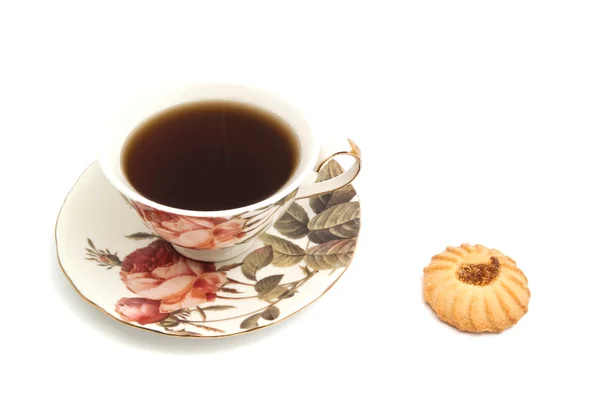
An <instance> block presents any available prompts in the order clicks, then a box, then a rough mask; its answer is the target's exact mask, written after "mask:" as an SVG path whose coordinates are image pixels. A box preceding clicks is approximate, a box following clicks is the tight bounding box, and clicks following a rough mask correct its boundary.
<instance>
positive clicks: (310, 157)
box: [98, 83, 319, 217]
mask: <svg viewBox="0 0 600 401" xmlns="http://www.w3.org/2000/svg"><path fill="white" fill-rule="evenodd" d="M177 89H178V90H179V92H180V93H183V92H182V91H187V90H194V91H196V92H197V93H200V94H201V96H199V97H197V98H196V99H188V100H179V101H175V102H170V103H167V105H164V106H162V107H158V108H156V109H155V110H154V111H153V112H151V113H148V114H147V115H146V116H145V117H144V118H142V119H140V120H139V121H138V123H137V125H139V124H142V123H143V122H144V121H146V120H147V119H148V118H150V117H152V116H153V115H155V114H157V113H159V112H161V111H162V110H164V109H166V108H169V107H172V106H176V105H179V104H184V103H187V102H191V101H192V102H193V101H203V100H232V101H236V100H237V99H235V98H231V97H229V96H223V95H222V94H219V92H222V93H227V94H231V93H234V94H237V95H239V94H243V96H244V98H243V100H242V99H240V100H238V101H244V102H247V103H249V104H251V105H254V106H258V107H262V108H265V109H266V110H267V111H269V112H271V113H274V114H275V115H277V116H278V117H280V118H281V119H283V120H284V121H285V122H286V123H288V124H289V125H290V127H291V128H292V131H293V132H294V133H295V134H296V136H297V137H298V140H299V141H300V145H301V147H302V148H303V147H304V146H306V145H305V144H308V145H309V146H310V148H309V149H307V150H306V151H303V150H301V153H300V163H299V165H298V167H297V170H296V171H295V172H294V174H293V176H292V179H290V180H288V182H287V183H286V184H285V185H284V186H283V187H281V188H280V189H279V190H278V191H276V192H275V193H273V194H272V195H271V196H269V197H267V198H265V199H263V200H261V201H259V202H255V203H253V204H250V205H246V206H241V207H237V208H233V209H222V210H213V211H201V210H187V209H180V208H176V207H172V206H167V205H163V204H161V203H158V202H155V201H153V200H151V199H148V198H146V197H145V196H143V195H141V194H140V193H139V192H137V191H136V190H135V189H134V188H133V187H132V186H131V184H130V183H129V182H128V180H127V178H126V176H125V174H124V172H123V168H122V166H121V162H120V154H121V151H122V149H123V145H124V144H125V140H126V139H127V137H128V136H129V134H130V133H131V132H132V131H133V129H134V128H135V127H132V128H131V129H129V130H128V132H127V134H126V135H122V132H121V137H123V139H122V140H119V141H118V149H116V150H115V146H111V144H112V141H108V143H107V144H106V146H104V147H103V149H102V150H101V152H100V154H99V155H98V162H99V165H100V168H101V170H102V172H103V173H104V175H105V176H106V178H107V179H108V181H109V182H110V183H111V184H112V185H113V186H114V187H115V188H116V189H117V190H118V191H119V192H120V193H121V194H122V195H124V196H125V197H126V198H128V199H129V200H131V201H134V202H137V203H141V204H143V205H146V206H149V207H152V208H154V209H158V210H161V211H164V212H168V213H172V214H177V215H182V216H189V217H229V216H232V215H238V214H242V213H245V212H248V211H252V210H256V209H260V208H263V207H266V206H270V205H273V204H275V203H277V202H278V201H280V200H281V199H283V198H284V197H286V196H288V195H289V194H290V193H292V192H294V191H295V190H297V189H298V188H299V187H300V185H302V183H303V182H304V181H305V180H306V178H307V177H308V175H309V174H310V172H311V171H312V170H313V168H314V166H315V164H316V162H317V159H318V155H319V143H317V141H316V138H315V137H314V135H313V134H312V131H311V130H310V129H309V126H308V123H307V122H306V120H305V119H304V117H302V115H301V114H300V112H299V111H298V110H297V109H296V108H295V107H294V106H292V105H291V104H290V103H289V102H287V101H285V100H284V99H282V98H280V97H279V96H276V95H274V94H272V93H269V92H266V91H264V90H262V89H257V88H253V87H248V86H246V85H239V84H222V83H209V84H206V83H203V84H197V85H191V86H189V85H188V86H184V87H179V88H177ZM259 100H260V101H261V102H262V104H261V103H259V102H258V101H259ZM265 102H266V103H273V104H277V107H278V109H281V110H285V114H286V116H282V115H281V114H282V113H278V112H276V111H273V110H271V109H270V108H269V107H265V106H264V103H265ZM291 120H293V121H291ZM137 125H136V126H137ZM117 129H118V128H117ZM302 136H305V137H308V140H307V139H303V138H302ZM115 152H116V153H118V154H119V156H118V161H119V162H118V174H117V172H116V171H115V168H114V166H113V165H111V164H113V163H110V158H109V157H108V155H110V154H113V155H114V153H115ZM302 158H305V159H306V162H304V163H302Z"/></svg>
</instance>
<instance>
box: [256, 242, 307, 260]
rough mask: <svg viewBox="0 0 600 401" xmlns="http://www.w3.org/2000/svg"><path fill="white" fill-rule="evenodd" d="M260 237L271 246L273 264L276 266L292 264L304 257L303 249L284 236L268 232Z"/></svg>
mask: <svg viewBox="0 0 600 401" xmlns="http://www.w3.org/2000/svg"><path fill="white" fill-rule="evenodd" d="M260 239H261V241H262V242H263V243H265V244H266V245H270V246H271V247H273V261H272V263H273V265H274V266H278V267H290V266H294V265H296V264H298V263H300V262H301V261H302V259H304V255H305V254H306V252H304V249H302V248H300V247H299V246H298V245H296V244H294V243H293V242H290V241H288V240H286V239H284V238H279V237H276V236H274V235H270V234H262V235H261V236H260Z"/></svg>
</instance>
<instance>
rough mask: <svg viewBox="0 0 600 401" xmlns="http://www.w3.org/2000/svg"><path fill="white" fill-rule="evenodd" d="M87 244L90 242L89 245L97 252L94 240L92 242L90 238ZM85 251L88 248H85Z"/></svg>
mask: <svg viewBox="0 0 600 401" xmlns="http://www.w3.org/2000/svg"><path fill="white" fill-rule="evenodd" d="M87 242H88V244H89V245H90V247H91V248H92V249H93V250H96V246H95V245H94V243H93V242H92V240H91V239H89V238H88V239H87ZM85 249H87V248H85ZM87 250H89V249H87Z"/></svg>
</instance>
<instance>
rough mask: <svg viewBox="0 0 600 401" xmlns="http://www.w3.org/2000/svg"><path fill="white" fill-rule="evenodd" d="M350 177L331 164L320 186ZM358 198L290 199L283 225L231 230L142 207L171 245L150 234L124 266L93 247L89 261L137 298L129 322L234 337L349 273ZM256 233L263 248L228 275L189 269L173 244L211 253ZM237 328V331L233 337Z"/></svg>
mask: <svg viewBox="0 0 600 401" xmlns="http://www.w3.org/2000/svg"><path fill="white" fill-rule="evenodd" d="M342 172H343V170H342V169H341V167H340V166H339V164H338V163H336V162H335V161H330V162H329V163H328V164H326V165H325V166H324V167H323V168H322V169H321V171H320V172H319V175H318V178H317V180H318V181H323V180H327V179H330V178H332V177H335V176H337V175H339V174H341V173H342ZM355 196H356V192H355V191H354V188H353V187H352V186H351V185H347V186H346V187H344V188H341V189H339V190H337V191H334V192H332V193H328V194H324V195H320V196H316V197H314V198H311V199H309V200H308V201H302V202H291V198H290V199H286V200H284V201H283V202H281V203H279V205H277V206H278V207H282V209H283V210H285V212H284V213H283V214H282V215H279V213H275V212H273V210H272V209H273V207H268V208H265V209H264V210H261V211H257V212H253V215H251V216H250V215H246V216H244V215H241V216H237V217H233V218H231V219H229V220H225V219H204V218H191V217H185V216H175V215H172V214H169V213H164V212H161V211H157V210H153V209H149V208H147V207H146V206H143V205H139V204H133V205H132V206H133V207H134V209H135V210H136V212H137V213H138V214H140V215H141V216H143V218H144V220H145V222H146V223H147V224H149V227H151V228H152V230H153V231H154V232H155V233H156V234H158V235H160V237H162V238H158V237H157V235H156V234H154V233H146V232H138V233H133V234H130V235H126V237H127V238H128V239H129V240H131V241H140V242H144V243H145V245H143V246H141V247H138V248H137V249H135V250H133V251H131V252H130V253H129V254H127V255H126V256H125V257H124V258H122V259H121V257H119V256H118V253H117V252H114V253H113V252H111V251H110V250H109V249H101V248H98V247H97V246H96V244H95V243H94V242H93V241H92V240H91V239H88V240H87V247H86V251H87V257H86V259H88V260H90V261H94V262H95V263H96V264H97V265H99V266H103V267H105V268H106V269H107V270H110V269H113V268H114V267H119V269H114V270H112V271H116V270H118V277H119V278H120V280H121V282H122V283H123V285H124V288H125V289H126V290H127V292H129V293H130V294H131V296H125V297H121V298H120V299H118V300H117V301H116V303H115V304H114V314H115V316H116V317H118V318H119V319H120V320H122V321H125V322H129V323H132V324H136V325H140V326H145V327H152V329H153V330H156V331H161V332H165V333H168V334H173V335H184V336H220V335H224V334H235V333H237V332H242V331H244V330H251V329H255V328H259V327H263V326H266V325H269V324H271V322H274V321H277V320H278V319H280V318H281V316H283V314H282V311H281V309H280V308H281V307H282V305H286V304H288V303H290V302H292V303H293V301H290V299H291V298H294V297H295V296H297V294H299V293H300V292H302V291H303V287H304V286H305V285H306V284H307V283H309V282H311V280H314V277H317V276H318V277H320V279H319V280H322V281H323V282H324V283H329V284H328V286H327V288H328V287H330V286H331V285H332V284H333V282H335V279H327V278H326V277H327V276H329V275H331V274H335V273H336V272H337V271H338V270H343V269H345V268H346V267H347V266H348V265H349V263H350V261H351V259H352V256H353V253H354V249H355V246H356V241H357V237H358V232H359V229H360V206H359V203H358V202H357V201H355V200H354V199H355ZM288 201H289V202H290V203H291V204H289V203H288V204H289V207H287V208H286V206H288V205H287V204H286V203H287V202H288ZM275 215H276V216H277V217H278V220H277V222H276V223H275V224H274V226H273V229H272V230H271V231H270V232H269V233H264V229H263V227H265V224H264V222H265V221H267V222H268V221H269V219H270V218H272V216H275ZM311 215H312V216H311ZM248 232H250V235H252V236H255V235H260V238H259V240H258V241H257V242H256V245H255V246H258V247H254V248H253V249H252V250H251V251H249V252H248V253H246V254H245V255H242V256H240V257H238V258H237V260H234V261H228V262H227V263H225V264H221V265H219V266H217V265H216V264H215V263H207V262H198V261H195V260H191V259H188V258H186V257H184V256H182V255H180V254H179V253H177V252H176V251H175V250H174V249H173V247H172V245H171V244H170V243H169V242H167V241H172V242H174V243H177V242H176V241H175V240H178V241H180V242H181V243H183V244H185V245H183V246H195V247H205V248H201V249H207V248H209V247H221V246H227V245H229V244H232V243H236V242H237V241H241V240H243V239H244V238H245V235H246V234H247V233H248ZM163 238H164V239H163ZM174 239H175V240H174ZM265 272H266V273H265ZM111 274H113V273H111ZM115 274H116V273H115ZM337 277H339V275H338V276H337ZM331 280H333V282H331ZM303 305H304V304H303ZM284 309H285V307H284ZM296 310H297V309H296ZM289 314H290V313H289V311H288V312H287V314H286V316H289ZM231 321H235V322H236V325H237V329H236V330H235V331H233V332H232V329H231V327H232V326H231V323H229V322H231Z"/></svg>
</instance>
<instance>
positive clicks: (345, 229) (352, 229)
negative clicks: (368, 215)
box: [329, 219, 360, 238]
mask: <svg viewBox="0 0 600 401" xmlns="http://www.w3.org/2000/svg"><path fill="white" fill-rule="evenodd" d="M359 230H360V219H354V220H350V221H349V222H347V223H343V224H340V225H339V226H335V227H331V228H330V229H329V231H330V232H331V233H332V234H333V235H337V236H338V237H340V238H355V237H356V236H358V231H359Z"/></svg>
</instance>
